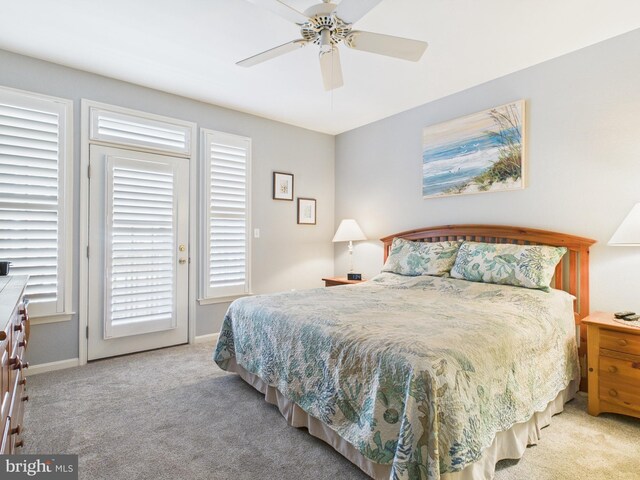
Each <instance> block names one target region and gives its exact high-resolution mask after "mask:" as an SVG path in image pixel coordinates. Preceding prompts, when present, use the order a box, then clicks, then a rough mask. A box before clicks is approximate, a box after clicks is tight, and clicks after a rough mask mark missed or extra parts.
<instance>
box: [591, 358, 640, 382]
mask: <svg viewBox="0 0 640 480" xmlns="http://www.w3.org/2000/svg"><path fill="white" fill-rule="evenodd" d="M600 378H601V379H602V380H605V381H608V382H621V383H625V384H628V385H632V386H635V387H637V388H640V357H637V358H635V357H634V358H630V359H620V358H611V357H604V356H601V357H600Z"/></svg>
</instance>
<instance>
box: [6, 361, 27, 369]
mask: <svg viewBox="0 0 640 480" xmlns="http://www.w3.org/2000/svg"><path fill="white" fill-rule="evenodd" d="M9 362H11V360H9ZM14 363H15V365H14V366H13V369H14V370H22V369H23V368H29V362H21V361H19V360H18V361H17V362H14Z"/></svg>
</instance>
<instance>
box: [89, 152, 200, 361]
mask: <svg viewBox="0 0 640 480" xmlns="http://www.w3.org/2000/svg"><path fill="white" fill-rule="evenodd" d="M90 172H91V175H90V180H89V203H90V205H89V251H88V255H89V302H88V303H89V308H88V310H89V316H88V335H87V336H88V341H87V343H88V347H87V348H88V352H87V354H88V355H87V358H88V359H89V360H94V359H97V358H103V357H111V356H114V355H122V354H125V353H131V352H139V351H142V350H149V349H153V348H159V347H166V346H169V345H177V344H180V343H186V342H187V339H188V272H189V261H188V259H189V251H188V217H189V211H188V208H189V198H188V196H189V194H188V188H189V161H188V160H187V159H183V158H174V157H169V156H164V155H155V154H151V153H141V152H135V151H129V150H122V149H117V148H110V147H103V146H98V145H92V146H91V151H90Z"/></svg>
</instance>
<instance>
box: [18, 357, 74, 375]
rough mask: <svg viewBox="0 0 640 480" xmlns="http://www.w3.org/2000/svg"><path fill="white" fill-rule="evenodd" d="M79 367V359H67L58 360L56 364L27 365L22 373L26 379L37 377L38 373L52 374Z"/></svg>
mask: <svg viewBox="0 0 640 480" xmlns="http://www.w3.org/2000/svg"><path fill="white" fill-rule="evenodd" d="M78 365H80V359H79V358H69V359H68V360H60V361H58V362H49V363H41V364H39V365H29V368H27V369H26V370H23V371H24V374H25V375H26V376H27V377H30V376H31V375H37V374H39V373H45V372H53V371H54V370H63V369H65V368H72V367H77V366H78Z"/></svg>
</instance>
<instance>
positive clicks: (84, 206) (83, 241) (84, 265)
mask: <svg viewBox="0 0 640 480" xmlns="http://www.w3.org/2000/svg"><path fill="white" fill-rule="evenodd" d="M92 108H97V109H101V110H107V111H110V112H116V113H122V114H125V115H126V114H133V115H137V116H139V117H141V118H148V119H151V120H157V121H166V122H170V123H174V124H177V125H186V126H188V127H189V128H190V132H191V137H190V138H191V139H194V138H196V135H197V124H196V123H194V122H188V121H186V120H179V119H176V118H171V117H165V116H162V115H156V114H153V113H148V112H143V111H140V110H133V109H130V108H125V107H119V106H117V105H110V104H107V103H102V102H96V101H93V100H88V99H86V98H83V99H82V100H81V101H80V193H79V202H80V242H79V250H80V272H79V288H78V290H79V292H78V296H79V301H78V302H79V305H78V331H79V335H78V365H80V366H82V365H86V364H87V337H86V329H87V319H88V308H89V302H88V295H89V292H88V280H89V260H88V258H87V256H86V254H85V249H86V248H87V245H88V244H89V178H88V177H87V171H88V168H89V147H90V145H106V146H114V145H115V146H119V145H120V144H113V143H109V142H104V141H95V140H90V135H91V109H92ZM192 144H193V142H192ZM120 146H121V145H120ZM121 147H122V146H121ZM124 148H128V149H130V150H136V151H141V152H148V153H158V151H157V150H152V149H148V148H142V147H132V146H125V147H124ZM171 155H172V156H178V157H185V158H188V159H189V252H195V251H196V246H195V243H196V241H197V238H198V237H197V220H198V209H197V207H198V201H197V187H198V174H199V170H198V167H197V164H198V162H197V154H196V149H195V148H191V151H190V153H189V155H180V154H177V153H173V154H171ZM192 265H193V263H192ZM197 284H198V277H197V269H196V268H189V343H194V341H195V338H196V303H197V301H196V292H197Z"/></svg>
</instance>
